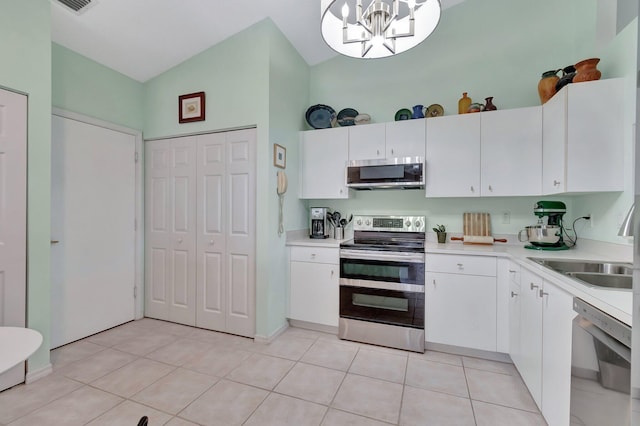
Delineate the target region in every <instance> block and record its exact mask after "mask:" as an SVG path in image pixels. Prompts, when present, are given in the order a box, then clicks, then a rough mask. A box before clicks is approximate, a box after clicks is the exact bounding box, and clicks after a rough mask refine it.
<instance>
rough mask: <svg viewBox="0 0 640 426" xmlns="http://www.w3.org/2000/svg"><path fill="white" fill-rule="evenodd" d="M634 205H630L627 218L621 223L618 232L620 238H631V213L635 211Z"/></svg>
mask: <svg viewBox="0 0 640 426" xmlns="http://www.w3.org/2000/svg"><path fill="white" fill-rule="evenodd" d="M635 208H636V205H635V203H634V204H632V205H631V208H630V209H629V212H628V213H627V216H626V217H625V218H624V221H622V226H621V227H620V230H619V231H618V235H619V236H621V237H633V211H634V210H635Z"/></svg>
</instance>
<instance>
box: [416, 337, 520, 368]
mask: <svg viewBox="0 0 640 426" xmlns="http://www.w3.org/2000/svg"><path fill="white" fill-rule="evenodd" d="M426 349H427V350H428V351H437V352H446V353H448V354H454V355H461V356H470V357H474V358H482V359H488V360H490V361H499V362H508V363H510V364H513V361H511V357H510V356H509V355H508V354H503V353H501V352H491V351H484V350H481V349H471V348H464V347H461V346H453V345H443V344H442V343H431V342H426Z"/></svg>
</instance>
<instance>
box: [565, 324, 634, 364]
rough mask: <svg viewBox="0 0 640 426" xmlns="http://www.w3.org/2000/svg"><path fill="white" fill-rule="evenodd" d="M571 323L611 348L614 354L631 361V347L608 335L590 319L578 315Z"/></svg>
mask: <svg viewBox="0 0 640 426" xmlns="http://www.w3.org/2000/svg"><path fill="white" fill-rule="evenodd" d="M573 324H574V325H575V326H577V327H580V328H581V329H583V330H584V331H586V332H587V333H589V334H590V335H591V336H593V338H594V339H596V340H598V341H599V342H600V343H602V344H603V345H605V346H606V347H608V348H609V349H611V350H612V351H613V352H615V353H616V354H618V355H620V356H621V357H622V358H624V360H625V361H627V362H628V363H631V349H629V348H628V347H626V346H625V345H623V344H622V343H620V342H618V341H617V340H616V339H614V338H613V337H611V336H609V335H608V334H607V333H605V332H604V331H602V329H600V328H599V327H597V326H596V325H594V324H593V323H592V322H591V321H589V320H588V319H586V318H584V317H582V316H580V315H578V316H577V317H576V318H575V319H574V320H573Z"/></svg>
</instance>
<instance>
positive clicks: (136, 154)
mask: <svg viewBox="0 0 640 426" xmlns="http://www.w3.org/2000/svg"><path fill="white" fill-rule="evenodd" d="M133 161H134V162H135V163H137V162H138V152H136V153H135V154H134V155H133Z"/></svg>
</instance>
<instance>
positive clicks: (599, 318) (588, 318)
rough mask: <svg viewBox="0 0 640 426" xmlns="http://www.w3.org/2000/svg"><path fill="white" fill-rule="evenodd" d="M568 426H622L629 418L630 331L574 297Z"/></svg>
mask: <svg viewBox="0 0 640 426" xmlns="http://www.w3.org/2000/svg"><path fill="white" fill-rule="evenodd" d="M573 310H574V311H576V312H577V313H578V316H576V318H575V319H574V320H573V336H572V351H571V422H570V424H571V426H602V425H608V426H622V425H625V426H627V425H629V424H630V421H631V420H630V416H631V398H630V393H631V327H630V326H629V325H627V324H625V323H623V322H621V321H619V320H617V319H616V318H613V317H612V316H610V315H608V314H606V313H605V312H602V311H601V310H600V309H598V308H596V307H595V306H593V305H590V304H589V303H587V302H585V301H584V300H582V299H580V298H578V297H575V298H574V299H573Z"/></svg>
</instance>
